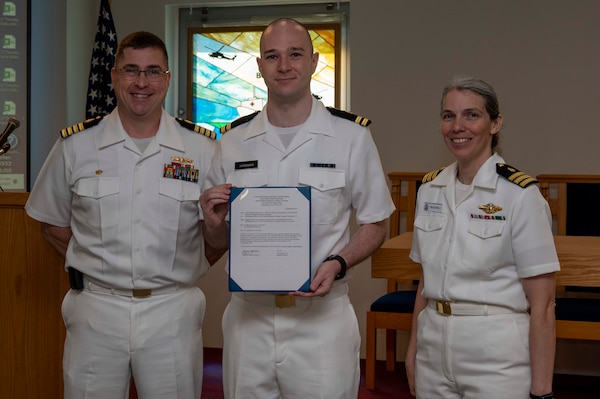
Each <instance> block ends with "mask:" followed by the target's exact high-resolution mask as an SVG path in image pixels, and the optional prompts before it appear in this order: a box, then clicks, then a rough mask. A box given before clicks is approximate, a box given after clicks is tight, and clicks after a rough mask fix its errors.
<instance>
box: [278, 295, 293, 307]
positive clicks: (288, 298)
mask: <svg viewBox="0 0 600 399" xmlns="http://www.w3.org/2000/svg"><path fill="white" fill-rule="evenodd" d="M275 306H277V307H278V308H280V309H281V308H291V307H293V306H296V297H295V296H292V295H288V294H275Z"/></svg>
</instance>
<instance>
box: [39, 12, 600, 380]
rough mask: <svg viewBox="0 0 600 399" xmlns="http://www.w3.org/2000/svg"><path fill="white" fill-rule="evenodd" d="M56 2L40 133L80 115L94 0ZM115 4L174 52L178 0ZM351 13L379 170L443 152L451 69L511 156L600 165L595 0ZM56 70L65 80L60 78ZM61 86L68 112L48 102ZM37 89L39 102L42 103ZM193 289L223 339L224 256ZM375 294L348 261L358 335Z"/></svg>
mask: <svg viewBox="0 0 600 399" xmlns="http://www.w3.org/2000/svg"><path fill="white" fill-rule="evenodd" d="M65 1H66V4H67V15H68V20H67V21H68V22H66V26H67V28H66V29H67V32H68V38H66V39H65V37H64V36H61V35H64V31H62V29H61V28H60V23H58V24H57V23H56V21H54V20H53V21H52V23H51V24H50V26H48V27H41V26H40V27H39V28H37V29H36V30H35V31H34V32H33V34H32V35H33V36H34V37H33V39H34V41H35V42H36V43H33V47H34V48H36V44H37V42H39V43H46V42H47V41H49V40H51V38H52V37H55V43H54V46H53V47H51V48H52V49H53V54H54V55H53V56H52V58H56V60H53V62H56V64H58V68H59V69H60V66H61V65H65V62H64V60H63V59H62V58H61V57H63V56H64V54H63V51H65V48H66V59H67V61H68V67H69V75H68V76H69V78H68V79H67V78H66V77H65V76H64V75H61V74H60V73H59V74H57V75H50V76H51V77H52V79H56V81H55V82H52V83H53V85H52V88H50V89H49V90H53V91H55V93H53V95H50V94H47V93H46V94H44V93H37V92H34V93H32V99H36V98H37V99H38V100H37V101H36V102H35V106H34V105H32V108H35V109H32V115H35V116H34V117H39V118H40V121H42V120H44V121H45V120H46V119H44V118H46V117H48V118H49V119H48V120H52V121H54V120H56V119H57V118H58V120H60V119H61V118H63V117H64V118H65V120H64V124H63V125H61V126H55V125H56V123H53V124H52V126H47V125H48V124H45V125H44V127H45V128H46V129H44V133H47V131H48V129H51V131H53V132H54V131H57V130H58V129H60V128H62V127H63V126H64V125H68V124H72V123H76V122H78V121H80V120H81V118H82V117H81V116H82V115H84V114H85V113H84V106H85V90H86V86H87V73H88V68H89V57H90V54H91V42H92V40H93V34H94V31H95V24H96V13H97V10H98V8H99V0H91V1H89V2H81V1H80V0H58V1H55V2H52V3H53V7H56V4H58V5H59V6H60V5H62V4H63V3H64V2H65ZM251 1H252V0H247V1H229V2H227V1H203V2H194V3H193V4H191V5H196V6H197V5H199V4H202V5H211V4H212V5H214V4H223V3H231V4H236V5H239V4H249V3H250V2H251ZM268 2H269V1H268V0H265V1H260V0H259V1H252V3H261V4H264V3H268ZM284 2H285V1H279V2H278V3H284ZM292 2H293V1H292ZM45 3H47V1H46V0H32V8H34V9H35V8H38V9H42V8H43V10H44V11H43V12H46V9H47V8H50V9H52V7H50V6H48V5H46V4H45ZM80 3H85V4H80ZM112 4H113V16H114V19H115V24H116V28H117V33H118V35H119V37H120V38H121V37H124V36H125V35H126V34H128V33H130V32H132V31H136V30H142V29H143V30H151V31H153V32H155V33H157V34H158V35H160V36H162V37H163V38H165V39H166V42H167V45H168V47H169V49H170V58H171V59H172V60H175V59H176V57H177V55H176V54H175V53H174V50H173V49H176V48H177V46H176V43H175V42H174V41H175V40H176V33H177V26H176V21H175V20H174V19H173V18H172V16H173V15H176V14H177V13H176V10H175V9H176V6H177V5H178V4H184V1H173V0H171V1H169V0H112ZM59 10H60V7H59ZM53 12H56V11H53ZM350 14H351V19H350V25H351V27H350V37H349V39H350V51H351V65H350V73H351V93H352V97H351V100H350V104H351V107H350V108H351V109H350V110H352V111H354V112H356V113H358V114H361V115H363V116H366V117H369V118H370V119H372V120H373V121H374V122H373V124H372V125H371V126H372V132H373V136H374V138H375V141H376V143H377V145H378V148H379V151H380V155H381V158H382V163H383V166H384V169H385V170H386V172H391V171H429V170H432V169H434V168H437V167H439V166H441V165H444V164H447V163H449V162H450V161H451V158H450V156H449V155H448V152H447V150H446V149H445V148H444V146H443V143H442V140H441V138H440V137H439V134H438V113H439V97H440V92H441V89H442V87H443V85H444V84H445V83H446V82H447V81H448V80H449V79H450V78H451V77H452V76H453V75H455V74H459V73H460V74H471V75H475V76H478V77H481V78H483V79H485V80H487V81H489V82H490V83H492V84H493V85H494V86H495V87H496V89H497V91H498V94H499V96H500V105H501V109H502V112H503V114H504V120H505V127H504V130H503V132H502V137H503V139H502V143H501V147H502V148H503V150H504V155H505V158H506V160H507V162H508V163H510V164H512V165H514V166H516V167H518V168H520V169H522V170H524V171H526V172H528V173H530V174H533V175H536V174H539V173H542V172H543V173H596V174H598V173H600V163H599V162H597V159H598V157H597V150H596V149H597V148H598V147H599V144H600V135H599V134H598V123H597V120H596V113H597V112H598V111H597V110H598V109H600V96H598V89H599V88H600V74H599V73H598V71H600V51H598V50H599V49H598V38H599V37H600V2H598V1H597V0H573V1H569V2H566V1H563V0H529V1H527V2H524V1H519V0H505V1H495V2H493V1H485V2H482V1H478V0H457V1H443V0H420V1H409V0H404V1H398V0H351V13H350ZM61 20H63V21H64V18H63V17H62V16H59V21H61ZM84 21H88V23H87V24H86V23H85V22H84ZM34 23H35V21H34ZM57 25H58V26H57ZM46 29H47V30H46ZM57 30H58V31H57ZM40 31H43V33H42V35H44V37H41V36H40ZM36 32H37V35H36ZM61 41H62V42H61ZM63 43H67V45H66V47H63V46H64V45H63ZM88 43H89V44H88ZM32 59H33V60H35V59H36V54H33V55H32ZM40 65H41V64H40ZM44 65H45V64H44ZM36 67H37V64H34V65H33V66H32V69H34V68H36ZM173 69H174V68H173ZM63 78H64V79H65V85H64V86H62V85H60V80H61V79H63ZM46 84H48V82H46ZM173 86H174V85H173ZM64 92H66V104H68V107H67V108H68V109H67V110H66V111H65V110H64V109H63V108H64V105H63V104H61V102H60V101H57V99H60V98H63V94H64ZM54 94H55V95H54ZM38 96H39V97H38ZM44 96H46V97H47V100H44V101H41V99H44V98H46V97H44ZM172 98H173V95H172V92H171V93H170V94H169V98H168V101H167V109H168V110H169V111H170V112H172V110H173V109H175V108H176V106H177V104H173V100H172ZM32 103H33V101H32ZM55 112H57V113H58V116H56V114H55ZM50 114H52V118H51V117H50V116H51V115H50ZM66 114H68V115H67V116H65V115H66ZM53 118H54V119H53ZM33 122H34V121H32V137H33V136H34V133H35V132H33V130H34V128H35V127H36V126H37V130H42V129H41V128H40V123H38V124H37V125H34V123H33ZM34 145H37V144H36V143H34ZM43 145H45V143H43V144H40V146H43ZM43 148H44V149H42V150H41V151H38V152H39V153H41V154H44V153H47V151H48V150H49V148H47V149H45V147H43ZM36 165H37V163H36ZM34 167H35V165H34ZM33 172H35V171H33ZM35 173H37V172H35ZM201 286H202V288H203V289H204V290H205V292H206V295H207V299H208V310H207V316H206V319H205V325H204V331H205V343H206V345H207V346H216V347H218V346H221V344H222V340H221V332H220V328H221V327H220V326H221V323H220V314H221V312H222V309H223V308H224V306H225V304H226V302H227V300H228V297H229V293H228V292H227V290H226V284H225V273H224V270H223V265H222V263H221V264H219V265H217V266H215V267H213V269H211V271H210V272H209V274H208V275H207V276H205V277H204V278H203V280H202V282H201ZM384 291H385V286H384V283H383V282H381V281H375V280H373V279H371V278H370V270H369V262H368V261H367V262H365V264H364V265H362V266H360V267H359V268H358V269H357V270H356V274H355V278H354V281H352V284H351V298H352V301H353V303H354V306H355V309H356V312H357V315H358V317H359V322H360V326H361V330H362V331H363V332H364V323H365V312H366V310H367V308H368V306H369V304H370V303H371V301H372V300H373V299H375V298H376V297H377V296H378V295H380V294H381V293H383V292H384ZM380 342H382V341H381V340H380ZM363 353H364V348H363ZM599 356H600V345H595V344H586V343H564V342H561V343H559V351H558V355H557V368H558V369H559V370H563V371H574V372H580V373H587V374H596V375H600V365H599V363H598V362H597V361H596V359H597V358H598V357H599Z"/></svg>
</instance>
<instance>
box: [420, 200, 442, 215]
mask: <svg viewBox="0 0 600 399" xmlns="http://www.w3.org/2000/svg"><path fill="white" fill-rule="evenodd" d="M423 210H424V211H425V212H431V213H442V210H443V205H442V204H440V203H439V202H426V203H425V206H424V207H423Z"/></svg>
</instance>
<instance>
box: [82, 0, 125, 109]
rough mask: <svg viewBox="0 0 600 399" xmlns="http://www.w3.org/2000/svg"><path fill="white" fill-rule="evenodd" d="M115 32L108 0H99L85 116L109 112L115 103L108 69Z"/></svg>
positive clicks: (113, 46)
mask: <svg viewBox="0 0 600 399" xmlns="http://www.w3.org/2000/svg"><path fill="white" fill-rule="evenodd" d="M117 44H118V42H117V32H116V29H115V24H114V22H113V18H112V14H111V12H110V4H109V0H101V1H100V14H99V15H98V24H97V31H96V38H95V39H94V47H93V49H92V63H91V66H90V78H89V82H88V91H87V103H86V106H85V116H86V119H87V118H92V117H94V116H97V115H106V114H108V113H110V112H111V111H112V110H113V108H115V106H116V105H117V98H116V97H115V92H114V90H113V88H112V84H111V81H110V69H111V68H112V67H113V65H114V62H115V53H116V51H117Z"/></svg>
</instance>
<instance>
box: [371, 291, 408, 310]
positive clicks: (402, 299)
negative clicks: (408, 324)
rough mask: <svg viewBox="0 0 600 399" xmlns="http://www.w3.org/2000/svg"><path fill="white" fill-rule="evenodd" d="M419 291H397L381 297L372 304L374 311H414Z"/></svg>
mask: <svg viewBox="0 0 600 399" xmlns="http://www.w3.org/2000/svg"><path fill="white" fill-rule="evenodd" d="M416 296H417V291H412V290H409V291H395V292H390V293H389V294H385V295H384V296H382V297H379V298H378V299H377V300H376V301H375V302H373V303H372V304H371V311H372V312H392V313H412V312H413V309H414V307H415V297H416Z"/></svg>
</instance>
